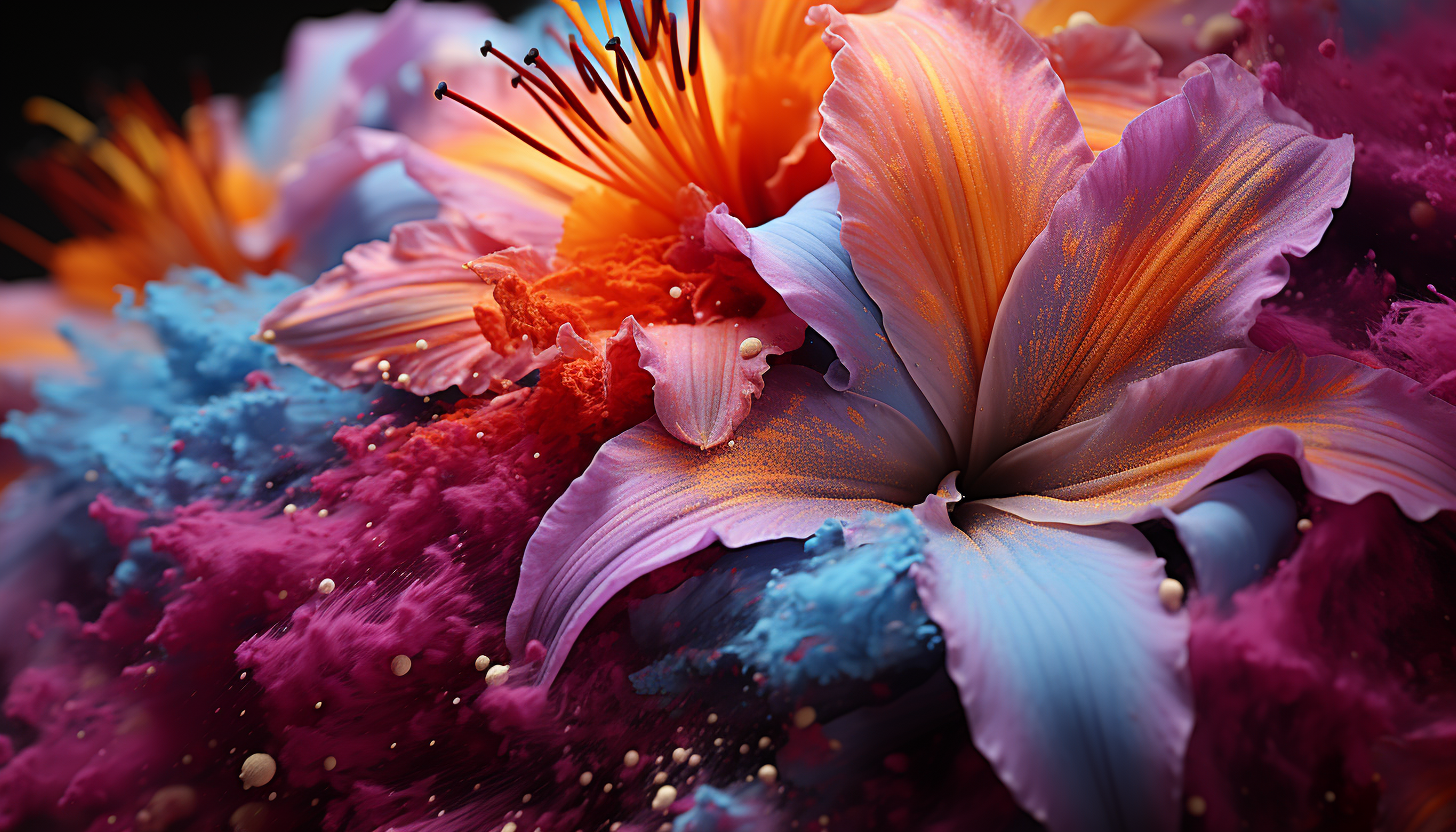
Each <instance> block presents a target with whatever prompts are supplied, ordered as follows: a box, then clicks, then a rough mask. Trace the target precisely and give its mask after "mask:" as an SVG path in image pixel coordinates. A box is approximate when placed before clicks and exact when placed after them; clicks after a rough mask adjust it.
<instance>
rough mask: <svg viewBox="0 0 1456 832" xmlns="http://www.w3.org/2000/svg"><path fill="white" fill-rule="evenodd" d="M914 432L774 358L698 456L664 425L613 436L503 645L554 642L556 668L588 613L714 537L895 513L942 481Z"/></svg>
mask: <svg viewBox="0 0 1456 832" xmlns="http://www.w3.org/2000/svg"><path fill="white" fill-rule="evenodd" d="M941 473H942V472H941V471H940V470H939V467H938V466H937V465H936V464H935V454H934V449H933V448H932V447H931V446H930V445H929V444H928V443H927V442H926V441H925V439H924V438H923V437H922V436H921V434H920V431H919V430H918V429H916V427H915V426H914V425H913V424H911V423H910V422H909V421H908V420H907V419H905V417H903V416H901V415H900V414H899V413H897V412H896V411H895V410H894V409H892V408H890V407H889V406H888V405H883V404H880V403H878V402H876V401H874V400H873V399H867V398H864V397H863V396H858V395H855V394H853V393H839V392H836V391H834V390H831V389H830V388H829V387H828V386H827V385H825V384H824V380H823V378H821V377H820V376H819V374H817V373H815V372H814V371H812V370H809V369H807V368H803V367H795V366H783V367H777V368H775V369H774V371H773V372H772V373H770V374H769V375H768V377H767V380H766V383H765V387H764V393H763V397H762V398H761V399H760V400H759V401H758V403H757V405H755V406H754V408H753V410H752V412H751V413H749V415H748V418H747V419H746V420H745V421H744V422H743V424H742V425H740V426H739V430H738V435H737V439H736V441H735V443H734V447H727V446H720V447H718V448H715V449H712V450H710V451H708V452H706V453H705V452H703V451H700V450H698V449H697V448H695V447H692V446H690V445H685V444H683V443H682V442H679V441H678V440H677V439H676V438H674V437H673V436H672V435H670V434H669V433H668V432H667V431H666V430H664V429H663V427H662V425H661V424H660V423H658V422H657V421H656V420H651V421H648V422H645V423H643V424H641V425H638V426H637V427H635V428H632V429H631V430H629V431H627V432H626V433H624V434H622V435H621V436H618V437H617V438H615V439H612V440H611V441H609V442H607V443H606V444H605V445H603V446H602V448H601V450H600V451H598V452H597V455H596V458H595V459H593V460H592V464H591V467H590V468H588V469H587V471H586V473H584V474H582V476H581V477H579V478H578V479H577V480H576V481H575V482H573V483H572V484H571V487H570V488H568V489H567V490H566V493H565V494H563V495H562V496H561V499H559V500H557V501H556V503H555V505H553V506H552V507H551V510H550V511H548V512H547V513H546V515H545V517H543V518H542V520H541V525H540V527H539V528H538V529H537V531H536V533H535V535H534V536H533V537H532V538H531V541H530V543H529V544H528V545H527V546H526V553H525V557H524V559H523V560H522V562H521V582H520V585H519V587H518V588H517V590H516V598H515V601H514V603H513V604H512V606H511V612H510V616H509V617H508V618H507V620H506V643H507V646H509V647H510V649H511V652H512V654H514V655H516V656H518V657H519V656H524V655H525V654H526V647H527V644H528V643H529V642H531V641H532V640H539V641H540V642H542V643H543V644H545V646H546V651H547V652H546V655H545V658H544V664H543V665H541V667H540V668H539V669H538V670H537V677H536V678H537V680H538V681H539V682H541V683H549V682H550V681H551V679H552V678H553V677H554V676H555V675H556V672H557V671H558V670H560V668H561V665H562V663H563V662H564V661H565V660H566V656H567V653H568V652H569V651H570V649H571V644H572V642H573V641H574V640H575V639H576V637H577V635H578V634H580V633H581V630H582V628H583V627H585V626H586V623H587V621H588V620H590V618H591V616H592V615H593V614H595V613H596V611H597V610H599V609H601V607H602V605H603V604H605V603H606V602H607V600H608V599H610V598H611V597H612V596H613V595H614V594H616V593H617V592H618V591H620V590H621V589H622V588H623V587H625V586H627V585H628V584H629V583H631V582H632V581H633V580H635V579H637V578H639V577H641V576H642V575H645V574H647V573H648V572H651V571H652V570H654V569H656V568H658V567H660V566H664V565H666V564H669V563H672V562H674V561H676V560H679V559H681V558H683V557H686V556H687V555H689V554H692V553H693V552H696V551H698V550H699V549H701V548H703V547H704V546H707V545H708V544H710V543H712V542H713V541H715V540H719V541H722V542H723V544H724V545H726V546H747V545H749V544H751V543H758V542H761V541H764V540H772V539H775V538H781V537H799V538H802V537H807V536H808V535H810V534H812V533H813V532H814V530H815V529H817V528H819V526H820V524H822V523H823V522H824V520H825V519H826V518H839V519H845V520H847V519H851V518H854V517H857V516H858V515H859V514H860V513H861V512H863V511H866V510H870V511H890V510H894V509H897V508H898V507H899V506H900V505H906V504H910V503H914V502H917V501H919V500H920V499H921V498H923V497H924V495H925V494H927V493H930V492H931V491H933V490H934V489H935V485H936V482H937V481H938V480H939V479H940V476H941Z"/></svg>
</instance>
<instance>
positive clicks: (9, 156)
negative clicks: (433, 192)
mask: <svg viewBox="0 0 1456 832" xmlns="http://www.w3.org/2000/svg"><path fill="white" fill-rule="evenodd" d="M482 5H486V6H489V7H492V8H494V9H495V10H496V12H497V14H500V15H501V16H503V17H509V16H511V15H513V14H516V13H519V12H520V11H521V10H522V9H524V8H526V7H527V6H529V5H531V3H530V0H494V1H493V2H488V3H483V4H482ZM388 6H389V0H355V2H349V0H303V2H297V3H291V4H278V5H268V4H260V3H256V2H251V1H250V0H241V2H239V1H238V0H234V2H219V0H197V2H193V3H186V4H184V3H175V2H168V3H127V2H111V3H105V4H100V3H96V4H79V3H72V2H64V0H61V1H60V2H58V1H57V0H19V2H15V3H11V4H8V7H7V9H6V10H5V11H4V12H3V13H0V62H3V64H0V65H3V73H4V74H3V75H0V130H3V132H0V135H3V136H4V140H3V142H0V214H4V215H6V216H8V217H10V218H11V219H14V220H16V221H18V222H20V223H21V224H22V225H25V226H26V227H28V228H30V229H32V230H33V231H36V232H37V233H39V234H40V235H41V236H43V237H46V238H48V239H51V240H59V239H63V238H64V237H66V236H69V234H68V232H67V230H66V227H65V226H64V225H62V224H61V222H60V220H58V219H57V218H56V217H55V215H54V214H52V213H51V211H50V210H49V208H47V206H46V204H45V202H44V201H43V200H41V199H40V197H38V196H37V195H36V194H35V193H34V192H32V191H31V190H30V189H29V188H28V187H26V186H25V184H24V183H23V182H21V181H20V179H19V177H17V176H16V174H15V168H16V164H17V163H18V162H19V161H20V160H21V159H23V158H25V157H26V156H27V155H30V154H34V153H35V152H37V151H39V150H42V149H44V148H45V147H46V146H48V145H49V144H50V143H51V142H53V141H54V140H55V139H56V135H55V133H54V132H52V131H51V130H49V129H48V128H44V127H37V126H35V125H32V124H29V123H27V122H26V121H25V120H24V119H23V118H21V114H20V111H21V106H22V105H23V104H24V103H25V100H26V99H27V98H29V97H31V96H33V95H44V96H48V97H50V98H54V99H56V100H57V101H60V102H62V103H64V104H66V105H68V106H70V107H73V108H75V109H76V110H78V111H80V112H81V113H82V114H84V115H88V116H95V115H97V114H98V112H99V111H98V108H97V107H96V102H97V101H98V99H99V97H100V96H101V95H102V94H104V93H105V92H107V91H111V90H117V89H121V88H122V87H124V86H125V85H126V84H127V83H128V82H130V81H133V80H135V81H140V82H142V83H143V84H145V85H146V87H147V89H148V90H150V91H151V93H152V95H153V96H155V97H156V99H157V100H158V101H159V102H160V103H161V105H162V107H163V108H164V109H165V110H167V112H168V113H170V114H171V115H172V116H173V117H174V118H178V117H180V116H181V114H182V112H183V111H184V110H186V109H187V107H188V105H190V104H191V103H192V100H193V99H192V85H193V82H194V79H198V78H202V79H205V80H206V82H207V84H208V86H209V87H210V88H211V89H212V90H213V91H214V92H218V93H231V94H238V95H248V94H251V93H254V92H257V91H258V89H260V88H261V87H262V85H263V82H264V81H265V80H266V79H267V78H268V77H269V76H270V75H272V74H274V73H276V72H278V70H279V69H280V68H281V67H282V63H283V47H284V44H285V42H286V40H287V37H288V32H289V30H290V29H292V27H293V25H294V24H295V23H296V22H298V21H299V20H301V19H303V18H308V17H328V16H331V15H335V14H339V13H341V12H345V11H349V10H351V9H366V10H369V11H383V10H384V9H385V8H387V7H388ZM43 273H44V269H42V268H41V267H40V266H38V265H36V264H35V263H32V262H30V261H29V260H27V259H26V258H24V257H22V256H20V255H19V254H16V253H15V252H13V251H11V250H10V249H8V248H6V247H4V246H3V245H0V279H14V278H16V277H25V276H35V275H40V274H43Z"/></svg>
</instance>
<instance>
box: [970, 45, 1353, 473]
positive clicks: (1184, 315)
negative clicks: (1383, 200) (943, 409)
mask: <svg viewBox="0 0 1456 832" xmlns="http://www.w3.org/2000/svg"><path fill="white" fill-rule="evenodd" d="M1307 127H1308V125H1307V124H1306V123H1305V122H1304V121H1303V119H1301V118H1299V116H1297V115H1295V114H1293V113H1291V112H1290V111H1289V110H1287V109H1286V108H1285V107H1284V106H1283V105H1282V104H1280V103H1279V102H1278V101H1277V100H1275V99H1274V98H1273V97H1272V96H1271V95H1269V94H1268V93H1267V92H1265V91H1264V89H1263V88H1262V87H1261V86H1260V85H1259V82H1258V81H1257V80H1256V79H1255V78H1254V77H1253V76H1252V75H1250V74H1249V73H1247V72H1245V71H1244V70H1242V69H1240V68H1239V67H1238V66H1236V65H1235V64H1234V63H1233V62H1232V61H1230V60H1229V59H1228V58H1226V57H1224V56H1222V55H1218V56H1215V57H1213V58H1210V59H1208V61H1207V64H1206V71H1204V72H1202V73H1201V74H1198V75H1195V76H1193V77H1192V78H1189V79H1188V81H1187V83H1186V84H1185V85H1184V90H1183V93H1182V94H1180V95H1178V96H1175V97H1174V98H1172V99H1170V100H1168V101H1166V102H1164V103H1162V104H1159V105H1157V106H1156V107H1154V108H1153V109H1151V110H1149V111H1148V112H1147V113H1146V114H1145V115H1143V116H1142V117H1141V118H1139V119H1138V120H1137V121H1134V122H1133V123H1132V124H1131V125H1129V126H1128V129H1127V132H1126V133H1125V134H1124V136H1123V140H1122V142H1121V143H1119V144H1118V145H1117V146H1115V147H1113V148H1112V149H1110V150H1108V151H1107V152H1105V153H1103V154H1102V155H1100V156H1099V157H1098V158H1097V161H1096V162H1095V163H1094V164H1093V165H1092V167H1091V168H1090V169H1089V170H1088V171H1087V175H1086V176H1084V177H1083V178H1082V180H1081V181H1080V182H1078V183H1077V185H1076V187H1075V188H1073V189H1072V191H1071V192H1070V193H1069V194H1067V196H1066V197H1065V198H1064V199H1062V200H1061V201H1060V202H1058V203H1057V207H1056V210H1055V211H1053V212H1052V218H1051V220H1050V222H1048V224H1047V227H1046V230H1045V231H1043V232H1042V234H1041V235H1040V236H1038V237H1037V239H1036V241H1035V242H1034V243H1032V245H1031V248H1030V249H1028V250H1027V252H1026V257H1024V258H1023V259H1022V261H1021V264H1020V265H1019V266H1017V268H1016V273H1015V275H1014V276H1013V277H1012V279H1011V286H1010V288H1009V289H1008V290H1007V292H1006V300H1005V302H1004V303H1003V304H1002V307H1001V312H1000V317H999V318H997V321H996V330H995V332H994V334H993V335H992V337H991V348H990V352H989V354H988V356H987V359H986V371H985V375H984V378H983V380H982V388H981V396H980V399H979V404H980V406H981V407H982V411H981V412H980V413H978V414H977V421H976V436H975V440H974V442H973V443H972V454H971V460H972V461H971V466H970V470H972V471H975V470H980V469H981V468H983V467H984V466H986V465H988V464H990V463H991V462H992V461H994V460H995V459H996V457H998V456H1000V455H1001V454H1002V453H1005V452H1006V451H1008V450H1010V449H1011V448H1013V447H1015V446H1017V445H1019V444H1021V443H1022V442H1025V441H1027V440H1028V439H1032V438H1035V437H1037V436H1041V435H1043V434H1046V433H1050V432H1051V431H1053V430H1056V429H1057V428H1058V427H1063V426H1066V425H1068V424H1071V423H1073V422H1077V421H1080V420H1083V419H1087V418H1091V417H1093V416H1097V415H1099V414H1101V413H1103V412H1106V410H1107V408H1108V407H1110V406H1111V405H1112V402H1113V401H1115V400H1116V398H1117V396H1118V394H1119V393H1120V392H1121V391H1122V388H1123V386H1125V385H1126V384H1127V383H1128V382H1131V381H1136V380H1137V379H1140V378H1147V377H1149V376H1151V375H1154V374H1156V373H1159V372H1162V371H1163V370H1165V369H1167V368H1168V367H1171V366H1173V365H1175V364H1180V363H1183V362H1185V361H1191V360H1193V359H1196V358H1201V357H1203V356H1205V355H1210V354H1212V353H1214V352H1217V351H1219V350H1222V349H1228V348H1232V347H1240V346H1246V345H1247V344H1248V340H1247V337H1246V335H1247V333H1248V330H1249V327H1250V326H1252V325H1253V323H1254V318H1255V316H1257V315H1258V312H1259V308H1260V302H1261V301H1262V300H1263V299H1264V298H1267V297H1269V296H1271V295H1274V294H1275V293H1277V292H1278V291H1279V290H1280V289H1282V288H1283V287H1284V284H1285V282H1286V281H1287V280H1288V278H1289V263H1288V262H1287V261H1286V260H1285V255H1286V254H1294V255H1304V254H1306V253H1307V252H1308V251H1309V250H1310V249H1312V248H1314V246H1315V245H1316V244H1317V243H1318V242H1319V239H1320V237H1321V235H1323V233H1324V230H1325V226H1326V225H1328V224H1329V221H1330V216H1331V212H1332V209H1333V208H1334V207H1335V206H1338V205H1339V204H1340V203H1341V202H1343V201H1344V199H1345V192H1346V191H1347V190H1348V189H1349V184H1350V165H1351V162H1352V160H1353V146H1352V142H1351V141H1350V139H1349V137H1345V138H1341V139H1334V140H1330V139H1321V138H1319V137H1317V136H1314V135H1312V134H1311V133H1310V132H1309V131H1308V129H1307Z"/></svg>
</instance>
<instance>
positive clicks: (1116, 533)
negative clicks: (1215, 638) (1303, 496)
mask: <svg viewBox="0 0 1456 832" xmlns="http://www.w3.org/2000/svg"><path fill="white" fill-rule="evenodd" d="M916 515H917V516H918V517H920V519H921V521H922V522H923V523H924V525H925V527H926V530H927V532H928V534H929V536H930V540H929V543H928V545H927V547H926V553H925V554H926V560H925V563H924V564H922V565H920V566H918V567H917V572H916V583H917V585H918V587H919V589H920V597H921V598H922V599H923V600H924V601H925V609H926V611H927V612H928V613H929V614H930V617H931V619H932V620H934V621H935V622H936V623H937V624H939V625H940V627H941V630H942V632H943V633H944V636H945V644H946V667H947V669H948V670H949V671H950V676H951V679H952V680H954V681H955V683H956V687H957V688H959V689H960V694H961V702H962V704H963V705H964V706H965V709H966V716H967V718H968V719H969V720H970V723H971V736H972V738H973V739H974V741H975V743H976V747H977V748H979V749H980V750H981V753H983V754H985V755H986V759H988V760H990V761H991V764H992V765H993V766H995V768H996V773H997V774H998V775H999V776H1000V778H1001V781H1002V782H1003V783H1005V784H1006V786H1007V788H1009V789H1010V790H1011V792H1012V794H1014V795H1015V796H1016V799H1017V802H1019V803H1020V804H1021V806H1022V808H1024V809H1026V810H1027V811H1028V812H1030V813H1031V814H1032V815H1033V816H1034V817H1036V818H1037V819H1038V820H1040V821H1042V822H1043V823H1045V824H1046V825H1047V827H1048V828H1049V829H1051V830H1052V832H1072V830H1075V831H1076V832H1101V830H1108V831H1109V832H1111V830H1133V829H1136V830H1148V831H1149V832H1157V831H1158V830H1173V829H1176V828H1177V826H1178V819H1179V817H1180V812H1179V805H1178V797H1179V793H1180V791H1181V789H1182V779H1183V778H1182V771H1183V750H1184V748H1185V747H1186V746H1187V743H1188V735H1189V732H1190V731H1191V730H1192V727H1193V703H1192V693H1191V691H1190V689H1189V687H1188V678H1187V670H1186V665H1187V656H1188V649H1187V641H1188V615H1187V613H1186V612H1182V613H1169V612H1167V611H1166V610H1165V609H1164V608H1163V606H1162V604H1161V603H1160V602H1159V601H1158V584H1159V582H1160V581H1161V580H1162V579H1163V577H1164V572H1163V566H1162V561H1161V560H1159V559H1158V558H1157V557H1155V556H1154V555H1153V550H1152V546H1150V545H1149V544H1148V542H1147V540H1146V539H1144V538H1143V536H1142V535H1141V534H1139V533H1138V532H1137V530H1136V529H1134V528H1133V527H1131V526H1127V525H1123V524H1120V523H1113V524H1108V525H1103V526H1095V527H1090V528H1088V527H1075V526H1056V525H1042V524H1038V523H1030V522H1027V521H1025V520H1022V519H1020V518H1018V517H1014V516H1012V515H1010V514H1006V513H1004V512H1000V511H996V510H994V509H990V508H987V507H985V506H980V505H975V504H971V505H966V506H963V507H961V508H960V509H959V510H958V511H957V512H956V522H955V525H954V526H953V525H951V522H950V520H949V519H948V518H947V516H946V512H945V502H944V501H943V500H940V499H938V498H933V499H931V500H930V501H928V502H926V503H925V504H923V505H921V506H920V507H919V508H917V509H916ZM957 527H959V528H957ZM962 530H964V531H962Z"/></svg>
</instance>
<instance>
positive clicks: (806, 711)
mask: <svg viewBox="0 0 1456 832" xmlns="http://www.w3.org/2000/svg"><path fill="white" fill-rule="evenodd" d="M818 717H819V714H817V713H815V711H814V708H813V707H811V706H809V705H805V706H804V707H802V708H800V709H799V710H797V711H794V727H795V728H808V727H809V726H810V725H813V724H814V720H815V719H817V718H818Z"/></svg>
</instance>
